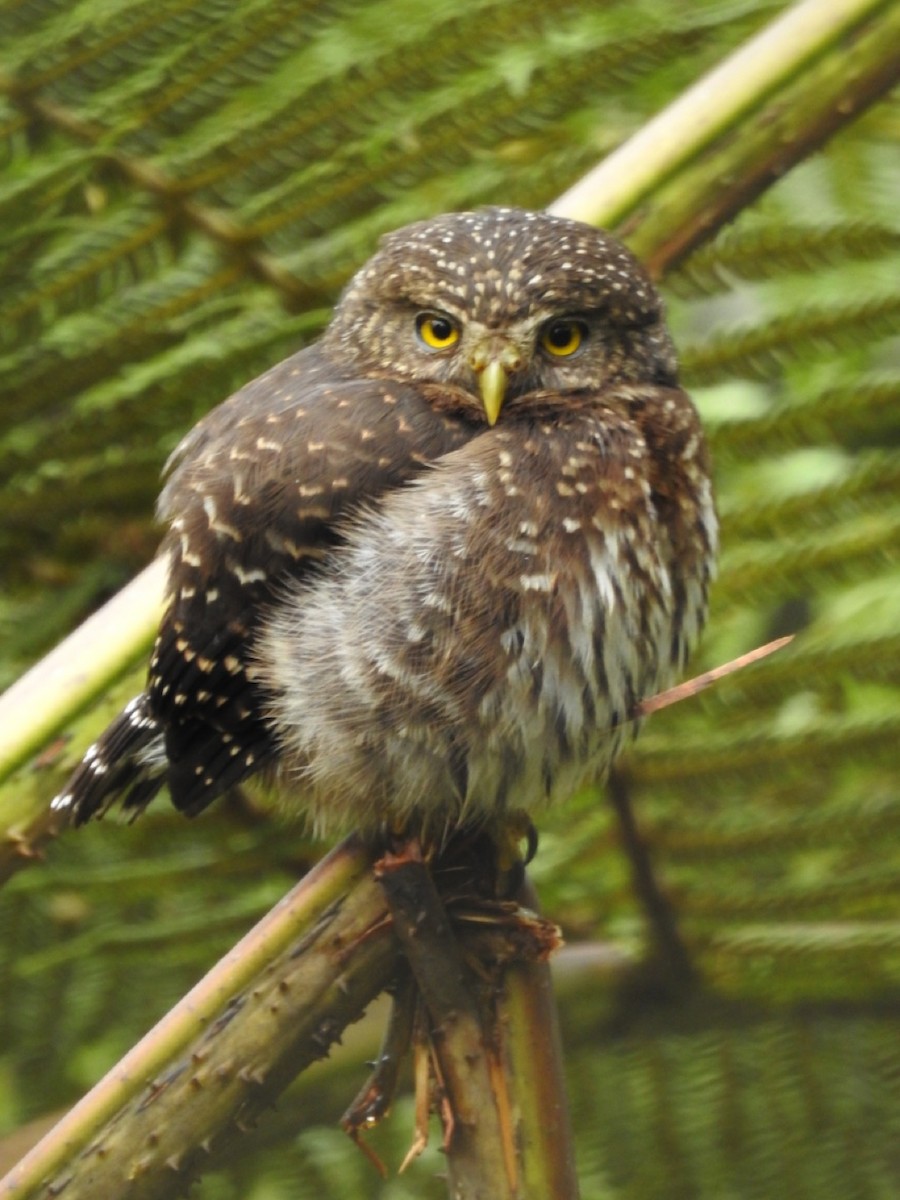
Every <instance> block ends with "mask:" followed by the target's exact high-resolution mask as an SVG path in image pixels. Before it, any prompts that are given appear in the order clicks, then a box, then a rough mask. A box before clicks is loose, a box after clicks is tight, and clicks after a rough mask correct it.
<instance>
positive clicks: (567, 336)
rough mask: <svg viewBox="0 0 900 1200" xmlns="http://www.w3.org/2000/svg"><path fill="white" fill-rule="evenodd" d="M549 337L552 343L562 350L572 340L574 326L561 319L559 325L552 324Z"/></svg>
mask: <svg viewBox="0 0 900 1200" xmlns="http://www.w3.org/2000/svg"><path fill="white" fill-rule="evenodd" d="M548 337H549V339H550V343H551V345H553V346H557V347H558V348H559V349H560V350H562V349H564V348H565V347H566V346H568V344H569V342H570V341H571V340H572V326H571V325H569V324H567V323H566V322H565V321H560V322H559V323H558V324H557V325H554V326H552V328H551V329H550V333H549V334H548Z"/></svg>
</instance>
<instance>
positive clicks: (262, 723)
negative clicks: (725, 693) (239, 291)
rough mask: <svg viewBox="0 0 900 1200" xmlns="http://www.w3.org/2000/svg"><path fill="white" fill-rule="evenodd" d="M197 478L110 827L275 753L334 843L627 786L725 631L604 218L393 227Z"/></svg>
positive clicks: (701, 488)
mask: <svg viewBox="0 0 900 1200" xmlns="http://www.w3.org/2000/svg"><path fill="white" fill-rule="evenodd" d="M169 470H170V475H169V479H168V482H167V484H166V486H165V488H164V490H163V492H162V496H161V498H160V503H159V511H160V515H161V517H162V519H163V520H164V521H166V522H167V523H168V526H169V531H168V533H167V535H166V537H165V540H164V542H163V545H162V549H161V553H162V554H164V555H165V556H166V557H167V559H168V561H169V585H168V606H167V609H166V613H165V616H164V618H163V621H162V625H161V628H160V631H159V635H158V638H157V641H156V646H155V649H154V651H153V657H152V660H151V664H150V673H149V679H148V683H147V689H146V691H145V692H143V693H142V694H141V695H140V696H138V697H137V698H136V699H135V700H133V701H132V702H131V703H130V704H129V705H128V706H127V708H126V709H125V710H124V712H123V713H122V714H121V715H120V716H119V717H118V718H117V719H116V720H115V721H114V722H113V724H112V725H111V726H110V727H109V729H108V730H107V731H106V732H105V733H104V734H103V735H102V737H101V738H100V740H99V741H98V742H97V743H96V744H95V745H94V746H92V747H91V748H90V749H89V750H88V752H87V754H86V755H85V757H84V760H83V761H82V763H81V765H80V766H79V767H78V769H77V770H76V772H75V773H74V775H73V776H72V778H71V780H70V781H69V783H68V785H67V787H66V789H65V790H64V791H63V792H62V793H61V794H60V795H59V796H58V797H57V798H56V799H55V801H54V802H53V803H54V807H55V808H56V809H58V810H67V811H69V812H71V813H72V814H73V816H74V820H75V821H76V822H79V823H80V822H83V821H86V820H88V819H89V818H90V817H91V816H93V815H94V814H95V813H98V812H102V811H104V810H105V809H106V808H107V807H108V806H109V805H110V804H111V803H112V802H113V801H115V800H116V799H121V800H122V803H123V805H124V806H125V807H126V808H133V809H140V808H143V807H144V806H145V805H146V804H147V803H148V802H149V801H150V800H151V799H152V797H153V796H154V795H155V793H156V792H157V791H158V790H159V788H160V787H162V786H163V785H167V786H168V788H169V792H170V794H171V797H172V800H173V801H174V803H175V805H176V806H177V807H178V808H179V809H181V810H183V811H184V812H186V813H188V814H192V815H193V814H194V813H197V812H199V811H200V810H201V809H203V808H205V806H206V805H207V804H208V803H209V802H210V801H211V800H212V799H214V797H216V796H217V795H219V794H220V793H221V792H222V791H223V790H225V789H227V788H229V787H230V786H232V785H234V784H236V783H238V782H239V781H240V780H242V779H244V778H245V777H246V776H248V775H250V774H252V773H253V772H256V771H259V770H262V769H268V770H270V771H271V770H273V769H274V770H276V771H277V772H278V774H279V776H280V779H281V783H282V787H283V792H284V795H285V796H286V798H287V802H288V803H289V804H290V805H291V806H296V809H297V811H298V812H301V813H303V814H304V815H305V816H306V817H307V818H308V819H309V820H310V821H311V823H312V824H313V826H314V827H315V828H316V829H318V830H319V831H327V832H332V831H339V830H347V829H361V830H363V831H373V830H375V829H376V828H379V827H381V826H382V825H383V824H384V823H387V824H389V825H391V826H392V827H395V828H396V827H399V826H401V825H404V826H407V827H411V828H413V829H414V830H417V831H420V832H428V831H438V832H439V831H442V830H446V829H448V828H452V827H453V826H455V825H457V824H460V823H465V822H469V821H471V822H483V821H486V820H490V819H492V818H495V817H500V816H502V814H503V813H504V812H505V811H506V810H507V809H510V808H524V809H526V810H528V811H529V812H533V811H534V810H535V809H537V808H538V807H539V806H541V805H543V804H546V803H549V802H555V801H558V800H563V799H565V797H566V796H567V795H568V794H570V793H572V792H573V791H574V790H575V789H577V788H578V787H580V786H582V785H583V784H585V783H586V782H588V781H590V780H593V779H596V778H599V777H601V776H602V775H603V773H604V771H605V770H606V768H607V767H608V766H609V764H610V762H611V761H612V759H613V758H614V757H615V755H616V753H617V752H618V750H619V748H620V747H621V745H622V743H623V740H624V739H625V738H626V737H627V736H628V735H629V732H630V731H631V730H632V729H633V728H634V722H633V720H632V718H633V714H634V710H635V704H636V702H637V701H638V700H640V699H641V698H642V697H646V696H649V695H652V694H653V693H654V692H656V691H658V690H659V689H661V688H663V687H665V686H666V685H668V684H669V683H670V682H671V680H672V678H673V675H674V674H675V673H676V672H677V671H678V670H679V669H680V668H681V667H682V665H683V664H684V661H685V658H686V656H687V653H688V650H689V648H690V646H691V644H692V643H693V642H694V640H695V639H696V637H697V634H698V631H699V629H700V627H701V625H702V622H703V619H704V615H705V611H706V603H707V591H708V587H709V582H710V577H711V574H712V571H713V565H714V557H715V548H716V518H715V512H714V506H713V499H712V494H711V486H710V477H709V464H708V459H707V451H706V446H705V443H704V439H703V434H702V432H701V429H700V425H699V423H698V419H697V414H696V412H695V410H694V407H693V405H692V404H691V401H690V399H689V398H688V396H687V395H686V394H685V393H684V392H683V391H682V390H681V389H680V388H679V386H678V379H677V370H676V361H675V354H674V352H673V348H672V344H671V341H670V338H669V335H668V332H667V330H666V327H665V325H664V323H663V314H662V305H661V302H660V299H659V297H658V295H657V293H656V291H655V290H654V288H653V286H652V284H651V282H650V281H649V279H648V277H647V275H646V274H645V272H644V271H643V269H642V268H641V266H640V265H639V264H638V263H637V262H636V261H635V259H634V258H633V256H632V255H631V254H630V253H629V252H628V251H627V250H626V249H625V248H624V247H623V246H621V245H620V244H619V243H618V242H617V241H616V240H615V239H614V238H612V237H610V236H609V235H608V234H605V233H601V232H599V231H598V230H596V229H594V228H591V227H590V226H588V225H583V224H580V223H578V222H575V221H569V220H565V219H563V218H560V217H554V216H550V215H548V214H546V213H539V212H525V211H522V210H518V209H512V208H489V209H485V210H483V211H479V212H470V213H451V214H448V215H446V216H441V217H437V218H435V219H433V220H428V221H422V222H420V223H418V224H415V225H410V226H408V227H407V228H404V229H401V230H399V231H397V232H396V233H393V234H390V235H389V236H388V237H386V238H385V239H384V241H383V242H382V244H381V247H380V249H379V250H378V252H377V253H376V254H375V256H374V257H373V258H372V259H371V260H370V261H369V262H368V263H367V264H366V265H365V266H364V267H363V268H362V269H361V270H360V271H359V273H358V274H357V275H356V276H355V277H354V279H353V280H352V281H351V282H350V284H349V286H348V287H347V289H346V291H345V292H344V294H343V296H342V298H341V300H340V303H339V304H338V306H337V309H336V310H335V314H334V318H333V320H332V322H331V324H330V325H329V326H328V328H327V330H326V331H325V333H324V334H323V336H322V338H321V339H320V340H319V341H318V342H317V343H316V344H315V345H313V346H310V347H308V348H307V349H305V350H303V351H301V352H300V353H299V354H296V355H295V356H294V357H292V358H289V359H287V360H286V361H285V362H283V363H280V364H279V365H278V366H276V367H274V368H272V370H270V371H268V372H267V373H266V374H265V375H263V376H261V377H260V378H259V379H257V380H255V381H254V382H253V383H250V384H248V385H247V386H246V387H244V388H243V389H241V391H239V392H238V393H237V394H236V395H234V396H232V397H231V399H229V400H227V401H226V402H225V403H224V404H222V405H221V406H220V407H219V408H217V409H215V410H214V411H213V412H212V413H211V414H210V415H209V416H207V417H206V418H205V419H203V420H202V421H201V422H200V423H199V424H198V425H197V426H196V427H195V429H194V430H193V431H192V432H191V433H189V434H188V436H187V437H186V438H185V439H184V441H183V442H182V443H181V445H180V446H179V447H178V449H177V450H176V451H175V454H174V455H173V457H172V461H171V463H170V465H169Z"/></svg>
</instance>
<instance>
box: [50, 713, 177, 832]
mask: <svg viewBox="0 0 900 1200" xmlns="http://www.w3.org/2000/svg"><path fill="white" fill-rule="evenodd" d="M166 767H167V761H166V755H165V750H164V745H163V735H162V731H161V729H160V726H159V722H158V721H157V720H156V718H155V717H154V716H153V715H152V714H151V713H150V711H149V700H148V697H147V695H146V693H144V692H142V693H141V695H140V696H135V698H134V699H133V700H131V701H130V702H129V703H128V704H127V705H126V706H125V708H124V709H123V710H122V711H121V712H120V713H119V715H118V716H117V717H116V719H115V720H114V721H113V722H112V724H111V725H110V726H109V727H108V728H107V729H106V730H105V731H104V733H103V734H101V736H100V737H99V739H98V740H97V741H96V742H95V743H94V744H93V745H92V746H89V747H88V749H87V750H86V751H85V754H84V757H83V758H82V760H81V762H80V763H79V765H78V766H77V767H76V768H75V770H74V771H73V773H72V775H71V776H70V778H69V781H68V783H67V784H66V786H65V788H63V790H62V791H61V792H60V793H59V794H58V795H57V796H55V797H54V799H53V800H52V801H51V803H50V807H51V809H53V810H54V811H55V812H64V813H68V814H70V815H71V817H72V820H73V822H74V824H75V825H83V824H84V823H85V822H86V821H89V820H90V819H91V817H94V816H102V815H103V813H105V812H106V811H107V810H108V809H109V808H110V807H111V806H112V805H113V804H114V803H115V802H116V801H117V800H120V801H121V803H122V807H123V808H129V809H136V810H137V811H138V812H140V811H141V810H142V809H144V808H146V806H147V805H148V804H149V803H150V801H151V800H152V799H153V797H154V796H155V795H156V793H157V792H158V791H159V789H160V788H161V787H162V786H163V784H164V783H165V781H166Z"/></svg>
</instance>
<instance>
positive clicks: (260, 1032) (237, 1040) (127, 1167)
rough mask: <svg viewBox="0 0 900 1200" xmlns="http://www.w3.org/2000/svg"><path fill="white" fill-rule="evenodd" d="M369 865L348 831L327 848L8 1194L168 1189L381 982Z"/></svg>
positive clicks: (384, 959)
mask: <svg viewBox="0 0 900 1200" xmlns="http://www.w3.org/2000/svg"><path fill="white" fill-rule="evenodd" d="M370 867H371V860H370V856H369V855H368V853H367V852H366V851H365V850H364V849H363V848H362V846H361V845H360V844H359V843H358V842H356V841H355V840H353V839H349V840H348V841H346V842H344V843H342V844H341V845H340V846H338V847H337V848H336V849H335V850H333V851H332V852H331V853H330V854H329V855H328V856H327V857H326V858H325V859H323V861H322V862H321V863H320V864H319V865H318V866H316V867H315V868H314V869H313V870H312V871H310V873H309V874H308V875H307V876H305V878H304V879H302V880H301V881H300V883H298V884H297V886H296V887H295V888H293V889H292V891H291V892H289V893H288V895H287V896H286V897H285V898H284V899H283V900H282V901H281V902H280V903H279V904H278V905H277V906H276V907H275V908H274V909H273V910H272V911H271V912H270V913H268V914H267V915H266V916H265V917H264V918H263V919H262V921H260V922H259V924H258V925H257V926H256V927H255V928H254V929H253V930H251V932H250V933H248V934H247V936H246V937H245V938H243V939H242V940H241V941H240V942H239V943H238V944H237V945H236V946H235V947H234V949H233V950H231V951H230V952H229V954H227V955H226V956H225V958H224V959H222V961H221V962H220V963H218V964H217V966H216V967H214V968H213V970H212V971H210V972H209V974H208V975H206V976H205V978H204V979H202V980H201V981H200V982H199V983H198V984H197V985H196V987H194V988H193V989H192V990H191V991H190V992H189V993H188V994H187V996H185V997H184V999H183V1000H181V1001H180V1002H179V1003H178V1004H177V1005H176V1006H175V1008H173V1009H172V1011H171V1012H170V1013H168V1014H167V1016H165V1017H164V1018H163V1019H162V1020H161V1021H160V1022H159V1023H158V1024H157V1025H156V1027H155V1028H154V1029H152V1030H151V1031H150V1033H148V1034H147V1035H146V1037H144V1038H143V1039H142V1041H141V1042H139V1043H138V1045H137V1046H135V1047H134V1049H133V1050H131V1051H130V1052H129V1053H128V1054H127V1055H126V1056H125V1058H124V1059H122V1061H121V1062H120V1063H119V1064H118V1065H117V1066H115V1067H114V1068H113V1069H112V1071H110V1072H109V1073H108V1074H107V1075H106V1077H105V1078H104V1079H102V1080H101V1081H100V1083H98V1084H97V1085H96V1087H95V1088H93V1089H92V1091H91V1092H90V1093H89V1094H88V1095H87V1096H85V1097H84V1099H83V1100H82V1101H81V1102H80V1103H79V1104H77V1105H76V1106H75V1108H74V1109H72V1111H71V1112H70V1113H68V1114H67V1115H66V1116H65V1117H64V1118H63V1120H62V1121H61V1122H60V1123H59V1124H58V1125H57V1126H56V1127H55V1128H54V1129H53V1130H51V1132H50V1133H49V1134H48V1135H47V1136H46V1137H45V1138H44V1139H43V1140H42V1141H41V1142H40V1143H39V1144H38V1145H37V1146H35V1147H34V1149H33V1150H32V1151H31V1152H30V1153H29V1154H28V1155H27V1156H26V1157H25V1158H24V1159H23V1160H22V1161H21V1162H20V1163H19V1164H18V1166H16V1167H15V1168H14V1169H13V1170H12V1171H11V1172H10V1173H9V1175H7V1176H6V1178H5V1179H3V1180H0V1196H2V1197H10V1198H12V1197H15V1198H16V1200H26V1198H29V1200H31V1198H37V1197H44V1196H50V1195H54V1194H56V1193H55V1192H54V1190H53V1189H54V1188H55V1189H60V1188H62V1187H63V1186H64V1187H65V1193H66V1196H67V1198H68V1200H72V1198H76V1197H77V1198H84V1200H88V1198H90V1200H95V1198H96V1197H98V1196H102V1197H104V1200H116V1198H117V1197H119V1196H125V1195H127V1196H128V1197H129V1200H137V1198H138V1197H140V1198H141V1200H152V1198H157V1197H158V1198H160V1200H163V1198H167V1197H170V1196H171V1195H172V1192H173V1188H174V1187H175V1179H176V1176H177V1177H180V1178H181V1179H182V1180H184V1181H186V1180H187V1179H188V1178H189V1175H190V1172H191V1171H192V1169H193V1168H194V1167H195V1164H196V1161H197V1159H198V1157H199V1156H200V1155H202V1154H203V1153H204V1151H207V1152H210V1151H211V1150H212V1149H213V1147H214V1146H215V1144H216V1139H217V1138H221V1137H223V1136H224V1135H225V1133H226V1132H227V1131H228V1130H230V1129H233V1128H234V1127H235V1126H236V1127H237V1128H242V1127H243V1126H244V1125H245V1124H246V1123H247V1122H249V1121H251V1120H252V1119H253V1117H254V1116H255V1115H256V1114H257V1113H258V1112H259V1111H260V1109H261V1108H263V1107H265V1106H266V1105H269V1104H271V1103H272V1102H273V1100H274V1099H275V1097H276V1096H277V1095H278V1093H279V1092H280V1091H281V1090H282V1089H283V1088H284V1087H285V1086H286V1085H287V1084H288V1083H289V1082H290V1080H291V1079H293V1078H294V1076H295V1075H296V1074H297V1073H298V1072H299V1071H301V1070H302V1069H303V1068H304V1067H305V1066H307V1065H309V1063H310V1062H312V1061H313V1060H314V1059H316V1058H321V1057H323V1056H324V1055H325V1054H326V1053H327V1051H328V1047H329V1046H330V1044H331V1043H332V1042H333V1041H334V1040H335V1039H336V1038H337V1037H338V1036H339V1035H340V1033H341V1030H342V1029H343V1028H344V1026H345V1025H346V1024H348V1023H349V1022H351V1021H353V1020H355V1019H357V1018H358V1017H359V1016H360V1015H361V1014H362V1012H363V1009H364V1008H365V1006H366V1005H367V1004H368V1003H369V1001H370V1000H371V999H372V998H373V997H374V996H376V995H377V994H378V993H379V992H380V991H381V990H382V989H383V988H384V986H385V984H386V983H387V981H388V978H389V977H390V974H391V972H392V971H393V969H394V965H395V961H396V944H395V942H394V938H393V935H392V933H391V930H390V926H389V923H388V922H387V921H386V919H385V918H386V912H385V904H384V899H383V896H382V894H381V890H380V888H379V887H378V885H377V884H376V883H375V881H374V880H373V879H372V877H371V870H370Z"/></svg>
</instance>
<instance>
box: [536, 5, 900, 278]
mask: <svg viewBox="0 0 900 1200" xmlns="http://www.w3.org/2000/svg"><path fill="white" fill-rule="evenodd" d="M898 21H900V13H898V9H897V5H896V4H895V3H894V0H828V3H823V2H822V0H803V3H800V4H797V5H795V6H794V7H792V8H790V9H788V10H787V12H785V13H784V14H783V15H782V16H780V17H778V18H777V19H776V20H775V21H773V22H771V24H769V25H768V26H766V27H765V29H763V30H762V32H761V33H759V34H758V35H757V36H756V37H754V38H751V40H750V41H749V42H747V43H746V44H745V45H743V46H742V47H740V49H738V50H737V51H736V52H735V53H734V54H732V55H730V56H729V57H728V58H727V59H726V60H725V61H724V62H722V63H720V64H719V66H717V67H716V68H714V69H713V70H712V71H710V72H709V73H708V74H707V75H705V76H704V77H703V78H702V79H700V80H698V82H697V83H696V84H694V86H693V87H691V88H689V89H688V91H686V92H684V93H683V94H682V95H681V96H680V97H679V98H678V99H677V100H675V101H674V102H673V103H672V104H670V105H669V106H668V107H667V108H665V109H664V110H663V111H662V112H661V113H659V115H658V116H656V117H655V118H654V119H653V120H652V121H650V122H649V123H648V124H647V125H645V126H644V127H643V129H641V131H640V132H639V133H637V134H635V136H634V137H632V138H630V139H629V140H628V141H627V142H626V143H625V144H624V145H622V146H620V147H619V149H618V150H615V151H614V152H613V153H612V154H610V155H608V156H607V158H605V159H604V160H603V162H601V163H600V164H599V165H598V166H597V167H595V168H594V169H593V170H592V171H590V172H588V174H587V175H585V176H584V177H583V178H582V179H580V180H579V181H578V182H577V183H576V184H575V185H574V186H573V187H571V188H570V189H569V190H568V191H567V192H565V193H564V194H563V195H562V196H560V197H559V199H558V200H557V201H555V203H554V204H552V205H551V206H550V207H551V211H553V212H557V213H560V214H561V215H563V216H567V217H573V218H575V219H577V220H581V221H587V222H589V223H592V224H598V225H606V226H609V227H611V228H616V229H618V230H619V232H620V233H621V234H622V235H623V236H624V237H626V238H627V240H628V242H629V244H630V245H631V246H632V248H633V249H634V250H635V252H636V253H637V254H638V256H639V257H641V258H644V259H646V260H648V261H649V262H650V264H651V267H652V268H653V270H654V273H655V274H656V275H661V274H662V273H663V271H664V270H665V269H666V268H667V267H668V266H670V265H671V264H672V262H674V261H675V260H676V259H677V258H679V257H683V255H684V254H685V253H687V251H688V249H691V248H693V247H694V246H696V245H698V244H699V243H700V242H701V241H703V240H705V239H706V238H708V237H710V236H711V235H712V234H713V233H714V232H715V231H716V229H718V228H719V226H720V225H721V224H722V223H723V222H724V221H725V220H727V219H728V218H729V217H731V216H733V215H734V214H735V213H736V212H738V211H739V210H740V209H741V208H742V207H744V206H745V205H746V204H747V203H749V201H750V200H751V199H753V197H754V196H755V195H757V194H758V193H759V192H760V191H762V190H763V189H764V188H765V187H766V186H768V185H769V184H771V183H773V182H774V181H775V180H776V179H777V178H779V177H780V175H781V174H783V172H784V171H785V170H786V169H787V168H788V167H789V166H791V165H792V164H793V163H795V162H797V161H799V160H800V159H801V158H803V157H805V156H806V155H807V154H808V153H809V152H810V150H811V149H813V148H814V147H816V146H819V145H821V144H822V143H823V142H824V141H825V140H826V139H827V138H828V137H829V136H830V135H831V134H832V133H833V132H834V130H835V129H836V128H837V127H838V126H839V125H840V124H843V123H844V122H846V121H848V120H852V119H854V118H855V117H857V116H858V115H859V113H860V112H861V111H862V110H863V108H864V107H865V106H866V104H867V103H870V102H871V100H873V99H874V98H875V97H876V96H878V95H880V94H881V93H882V92H884V91H886V90H887V89H888V88H889V87H890V86H891V84H892V82H894V81H895V80H896V78H897V74H898V70H900V64H898V57H897V53H896V46H897V26H898ZM816 60H820V61H818V62H817V61H816ZM823 80H827V81H828V82H829V85H830V86H828V87H827V89H826V91H825V92H824V94H823V92H822V87H823ZM795 81H796V83H795ZM774 116H778V117H780V118H782V122H783V123H780V124H777V125H776V126H775V127H774V128H769V127H770V126H771V124H772V119H773V117H774ZM723 144H724V147H725V149H724V153H723V152H722V150H721V148H722V146H723ZM717 189H719V191H720V192H721V194H720V195H719V196H718V197H716V196H715V193H716V190H717Z"/></svg>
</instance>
